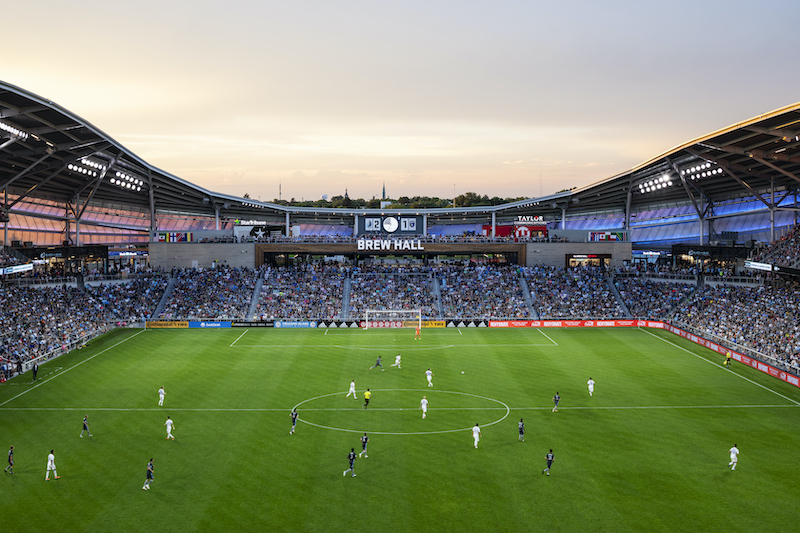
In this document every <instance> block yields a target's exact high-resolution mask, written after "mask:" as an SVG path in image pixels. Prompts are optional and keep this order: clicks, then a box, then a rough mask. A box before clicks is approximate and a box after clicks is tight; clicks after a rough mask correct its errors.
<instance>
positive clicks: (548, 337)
mask: <svg viewBox="0 0 800 533" xmlns="http://www.w3.org/2000/svg"><path fill="white" fill-rule="evenodd" d="M536 331H538V332H539V333H541V334H542V335H544V336H545V337H547V340H549V341H550V342H552V343H553V344H554V345H556V346H558V343H557V342H556V341H554V340H553V339H551V338H550V336H549V335H548V334H547V333H545V332H544V331H542V330H541V329H539V328H536Z"/></svg>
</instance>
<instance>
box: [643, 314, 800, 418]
mask: <svg viewBox="0 0 800 533" xmlns="http://www.w3.org/2000/svg"><path fill="white" fill-rule="evenodd" d="M639 331H644V332H645V333H647V334H648V335H650V336H651V337H655V338H656V339H658V340H660V341H664V342H666V343H667V344H670V345H672V346H674V347H675V348H678V349H679V350H683V351H684V352H686V353H689V354H692V355H693V356H695V357H697V358H698V359H701V360H703V361H705V362H706V363H708V364H711V365H714V366H715V367H717V368H721V369H722V370H725V371H727V372H730V373H731V374H733V375H734V376H736V377H738V378H741V379H743V380H745V381H748V382H750V383H752V384H753V385H756V386H758V387H761V388H762V389H764V390H765V391H769V392H771V393H773V394H776V395H778V396H780V397H781V398H783V399H784V400H789V401H790V402H792V403H793V404H795V405H798V406H800V402H796V401H794V400H792V399H791V398H789V397H788V396H784V395H783V394H781V393H780V392H778V391H774V390H772V389H770V388H769V387H765V386H764V385H762V384H760V383H756V382H755V381H753V380H752V379H750V378H747V377H745V376H742V375H740V374H737V373H736V372H734V371H733V370H730V369H728V368H725V367H722V366H720V365H719V364H718V363H715V362H714V361H711V360H709V359H706V358H705V357H703V356H702V355H698V354H696V353H694V352H693V351H691V350H687V349H686V348H684V347H683V346H678V345H677V344H675V343H674V342H672V341H668V340H667V339H663V338H661V337H659V336H658V335H656V334H654V333H651V332H649V331H647V330H646V329H642V328H641V327H640V328H639Z"/></svg>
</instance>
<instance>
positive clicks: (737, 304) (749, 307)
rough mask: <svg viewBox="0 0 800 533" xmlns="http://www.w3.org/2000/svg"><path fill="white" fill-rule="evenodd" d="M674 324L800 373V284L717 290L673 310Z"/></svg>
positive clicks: (721, 287) (707, 290)
mask: <svg viewBox="0 0 800 533" xmlns="http://www.w3.org/2000/svg"><path fill="white" fill-rule="evenodd" d="M671 319H672V321H673V322H674V323H675V324H676V325H677V326H679V327H682V328H684V329H687V330H690V331H695V332H697V333H698V334H700V335H702V336H704V337H706V338H709V337H712V338H716V339H718V342H721V340H724V341H727V342H732V343H734V344H735V345H738V346H740V347H743V348H745V349H749V350H753V351H755V352H757V353H758V354H764V355H766V356H767V357H769V358H774V359H775V360H776V361H778V362H779V363H780V364H782V365H784V366H786V367H790V368H791V369H793V370H795V371H797V370H800V361H798V357H800V284H798V283H797V282H785V281H776V282H772V283H765V284H764V285H761V286H758V287H747V286H730V285H717V286H705V287H704V288H703V289H702V290H699V291H697V292H696V293H694V294H692V295H691V297H690V298H689V299H688V300H686V302H684V303H683V304H681V305H680V306H679V307H678V308H676V309H675V310H674V311H673V313H672V315H671Z"/></svg>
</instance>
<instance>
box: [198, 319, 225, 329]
mask: <svg viewBox="0 0 800 533" xmlns="http://www.w3.org/2000/svg"><path fill="white" fill-rule="evenodd" d="M189 327H190V328H229V327H231V322H230V320H228V321H223V322H218V321H216V322H215V321H211V322H206V321H204V322H192V321H189Z"/></svg>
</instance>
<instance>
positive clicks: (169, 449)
mask: <svg viewBox="0 0 800 533" xmlns="http://www.w3.org/2000/svg"><path fill="white" fill-rule="evenodd" d="M413 337H414V333H413V330H410V329H403V330H377V329H374V330H369V331H362V330H336V329H332V330H328V331H327V332H326V331H325V330H276V329H263V330H259V329H250V330H246V331H245V330H241V329H228V330H147V331H141V330H117V331H114V332H112V333H110V334H108V335H105V336H103V337H101V338H99V339H96V340H95V341H93V342H92V343H91V344H90V345H89V346H88V347H86V348H84V349H82V350H78V351H75V352H73V353H71V354H68V355H66V356H63V357H61V358H59V359H56V360H54V361H52V362H49V363H47V364H44V365H42V366H41V368H40V371H39V381H38V383H36V384H32V383H31V382H30V379H31V377H30V374H26V375H24V376H22V377H20V378H17V379H15V380H12V381H11V382H9V383H7V384H4V385H3V386H0V446H2V450H3V452H5V451H6V450H7V449H8V447H9V446H10V445H12V444H13V445H14V446H15V448H16V456H15V457H16V465H15V468H14V471H15V473H14V474H13V475H8V474H3V478H2V480H0V481H2V488H0V511H1V512H0V517H1V518H0V530H2V531H3V532H4V533H12V532H17V531H67V532H70V531H318V532H338V531H347V532H353V531H363V532H375V533H377V532H384V531H409V532H425V531H548V532H553V531H564V532H575V531H592V532H605V531H613V532H624V531H649V532H652V531H664V532H667V531H669V532H674V531H691V532H697V531H726V532H736V531H747V532H753V531H792V530H794V527H796V524H795V519H794V516H793V515H794V509H793V506H792V502H794V501H796V500H795V499H794V498H796V492H797V487H798V486H800V473H798V468H797V466H796V464H795V463H794V455H795V454H796V451H797V450H798V449H800V390H798V389H796V388H794V387H792V386H789V385H787V384H784V383H782V382H780V381H778V380H775V379H771V378H769V377H768V376H766V375H764V374H761V373H760V372H757V371H755V370H752V369H750V368H747V367H744V366H742V365H740V364H736V363H734V366H733V368H732V369H731V370H727V369H725V368H723V367H722V366H721V363H722V360H723V358H722V357H721V356H719V355H718V354H715V353H713V352H711V351H709V350H706V349H704V348H701V347H698V346H696V345H694V344H691V343H689V342H688V341H684V340H683V339H680V338H677V337H675V336H673V335H670V334H669V333H666V332H662V331H657V330H642V329H634V328H621V329H588V328H587V329H578V328H573V329H568V330H567V329H564V330H559V329H548V330H538V329H519V330H489V329H464V330H460V331H459V330H456V329H426V330H424V331H423V336H422V340H421V341H414V340H413ZM397 353H401V354H402V358H403V359H402V369H400V370H398V369H397V368H394V367H391V366H390V364H391V363H392V362H394V356H395V355H396V354H397ZM378 355H382V356H383V366H384V368H385V371H381V370H380V369H377V368H376V369H373V370H368V368H369V367H370V366H371V365H373V364H374V363H375V359H376V357H377V356H378ZM429 367H430V368H431V369H432V370H433V372H434V379H433V383H434V387H433V388H429V387H427V384H426V380H425V375H424V372H425V370H426V369H427V368H429ZM462 371H463V372H464V374H462ZM590 377H591V378H593V379H594V380H595V381H596V383H597V385H596V391H595V394H594V397H592V398H590V397H589V395H588V392H587V388H586V381H587V380H588V379H589V378H590ZM351 379H355V381H356V385H357V389H358V400H353V399H352V398H345V394H346V392H347V389H348V385H349V383H350V380H351ZM162 385H163V386H164V387H165V388H166V391H167V396H166V401H165V405H164V406H163V407H159V406H158V405H157V401H158V396H157V394H156V391H157V390H158V388H159V387H160V386H162ZM367 387H369V388H370V389H371V390H372V392H373V396H372V401H371V403H370V405H369V408H368V409H364V408H363V391H364V390H365V389H366V388H367ZM556 391H558V392H559V393H560V395H561V405H560V408H559V411H558V412H556V413H554V412H552V401H551V398H552V396H553V395H554V394H555V392H556ZM423 395H426V396H427V397H428V400H429V401H430V410H429V413H428V418H427V419H426V420H422V417H421V411H420V409H419V402H420V400H421V398H422V396H423ZM298 404H299V407H298V411H299V413H300V419H301V421H300V422H299V423H298V427H297V430H296V432H295V434H294V435H289V429H290V428H291V418H290V416H289V412H290V410H291V408H292V407H293V406H295V405H298ZM86 414H88V415H89V421H90V423H91V430H92V433H93V434H94V436H93V437H91V438H88V437H86V436H85V437H84V438H83V439H80V438H78V434H79V433H80V430H81V421H82V419H83V416H84V415H86ZM168 415H169V416H171V417H172V418H173V420H174V421H175V431H174V435H175V440H174V441H168V440H166V439H165V434H166V433H165V429H164V421H165V420H166V417H167V416H168ZM520 418H523V419H524V421H525V426H526V429H527V433H526V436H525V442H524V443H521V442H519V440H518V435H517V422H518V421H519V419H520ZM476 422H477V423H480V425H481V426H482V428H483V429H482V433H483V435H482V438H481V441H480V445H479V448H478V449H477V450H476V449H474V448H473V445H472V436H471V431H470V428H471V427H472V426H473V425H474V424H475V423H476ZM363 431H366V432H367V433H368V434H369V436H370V444H369V448H368V454H369V458H366V459H365V458H362V459H358V460H357V461H356V473H357V477H355V478H352V477H350V475H349V474H348V476H347V477H344V476H343V475H342V472H343V471H344V470H345V469H346V468H347V459H346V456H347V453H348V452H349V451H350V448H355V449H356V452H359V451H360V448H361V447H360V443H359V437H360V435H361V432H363ZM734 443H735V444H737V445H738V446H739V449H740V450H741V455H740V460H739V466H738V468H737V470H736V471H733V472H732V471H731V470H730V469H729V468H728V466H727V465H728V460H729V459H728V449H729V448H730V447H731V446H732V445H733V444H734ZM550 448H552V449H553V451H554V453H555V458H556V460H555V462H554V464H553V469H552V475H551V476H550V477H547V476H544V475H542V474H541V471H542V469H543V468H544V466H545V461H544V456H545V454H546V453H547V451H548V450H549V449H550ZM51 449H54V450H55V455H56V465H57V467H58V474H59V475H60V476H61V478H60V479H58V480H52V479H51V480H50V481H48V482H45V481H44V474H45V463H46V459H47V454H48V453H49V451H50V450H51ZM151 457H153V458H154V459H155V462H154V464H155V481H154V482H153V484H152V488H151V490H150V491H143V490H142V484H143V482H144V478H145V469H146V465H147V461H148V460H149V459H150V458H151Z"/></svg>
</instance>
